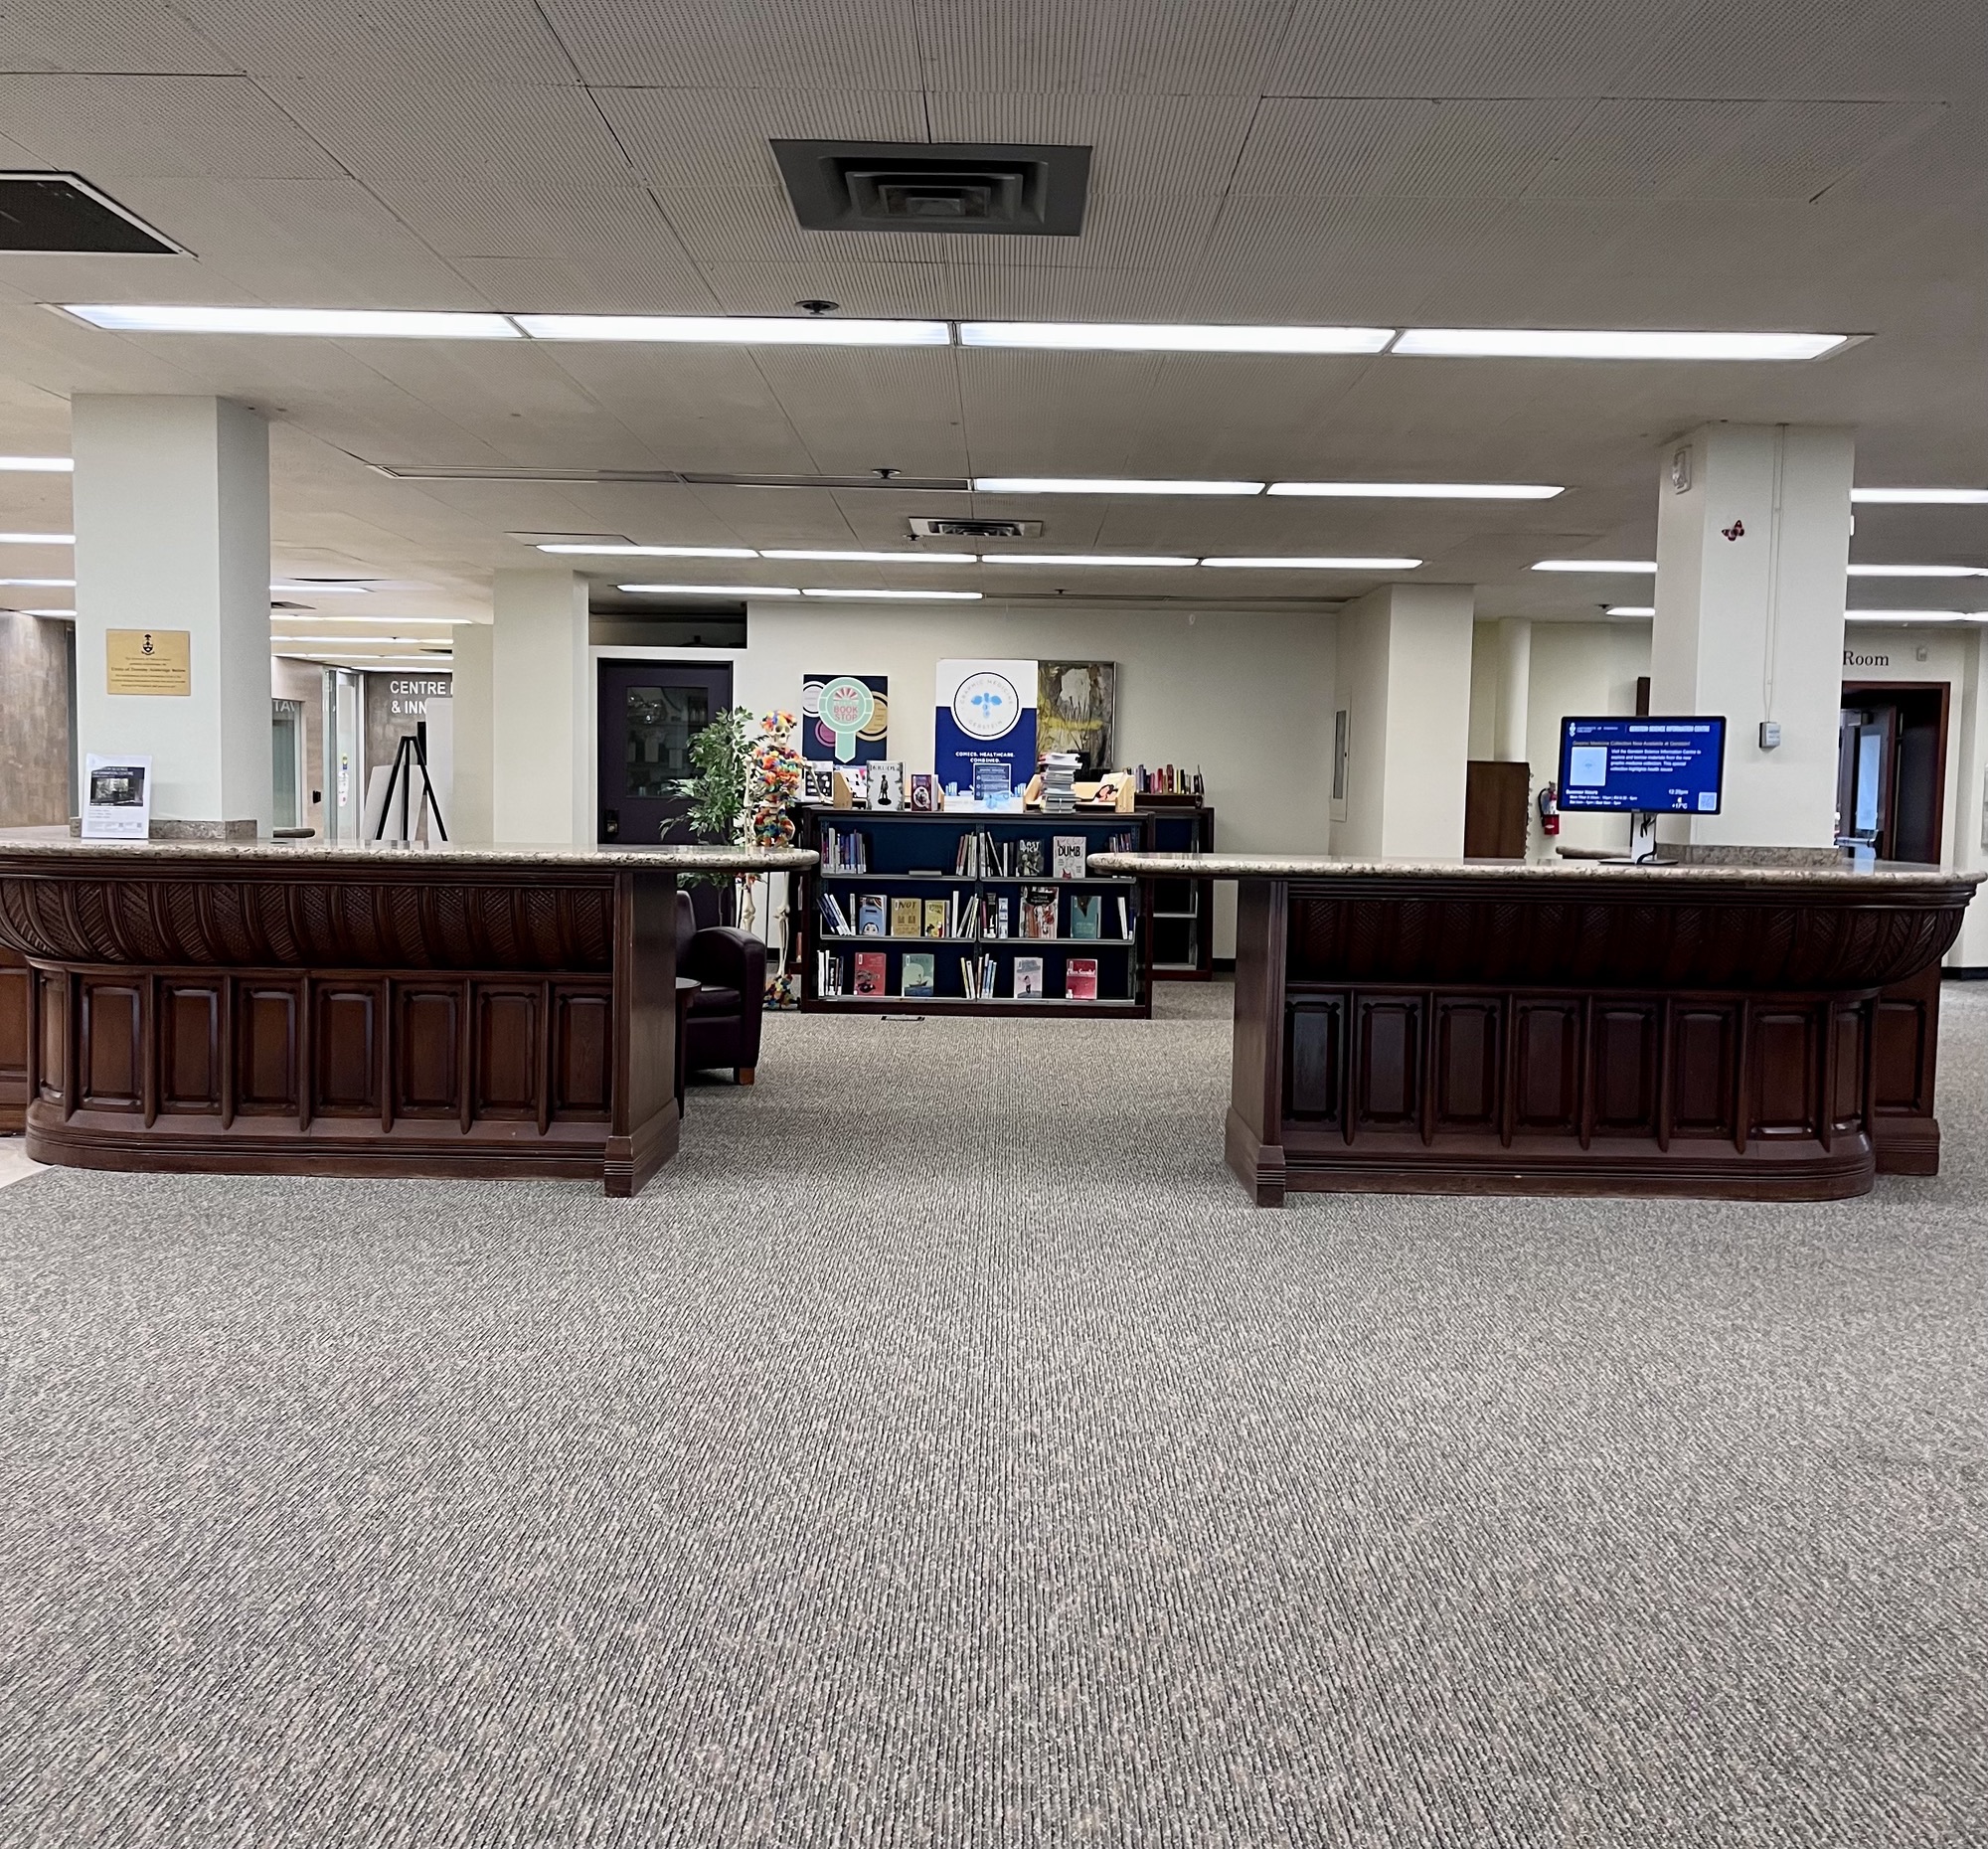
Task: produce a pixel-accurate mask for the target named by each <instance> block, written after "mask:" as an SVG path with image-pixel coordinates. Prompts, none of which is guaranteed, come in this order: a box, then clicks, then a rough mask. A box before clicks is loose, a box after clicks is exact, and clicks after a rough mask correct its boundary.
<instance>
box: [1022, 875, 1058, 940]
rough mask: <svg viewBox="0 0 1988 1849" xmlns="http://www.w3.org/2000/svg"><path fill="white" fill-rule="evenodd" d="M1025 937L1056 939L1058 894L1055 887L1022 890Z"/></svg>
mask: <svg viewBox="0 0 1988 1849" xmlns="http://www.w3.org/2000/svg"><path fill="white" fill-rule="evenodd" d="M1021 934H1022V935H1023V936H1024V937H1054V936H1055V935H1056V934H1057V894H1056V888H1055V887H1053V886H1025V887H1023V888H1022V930H1021Z"/></svg>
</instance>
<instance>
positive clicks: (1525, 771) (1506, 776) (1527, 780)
mask: <svg viewBox="0 0 1988 1849" xmlns="http://www.w3.org/2000/svg"><path fill="white" fill-rule="evenodd" d="M1464 778H1465V781H1464V785H1463V853H1464V857H1465V859H1467V860H1524V859H1525V857H1526V824H1527V822H1528V820H1529V819H1530V816H1531V812H1530V810H1529V809H1528V807H1527V804H1528V803H1529V802H1530V801H1531V799H1532V784H1533V773H1532V766H1531V765H1530V764H1522V763H1504V762H1501V761H1498V760H1496V759H1493V758H1489V757H1473V758H1472V759H1471V760H1470V762H1469V763H1468V764H1467V765H1466V766H1465V768H1464Z"/></svg>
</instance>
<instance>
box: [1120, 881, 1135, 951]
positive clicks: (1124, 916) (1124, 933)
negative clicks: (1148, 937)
mask: <svg viewBox="0 0 1988 1849" xmlns="http://www.w3.org/2000/svg"><path fill="white" fill-rule="evenodd" d="M1118 935H1119V936H1121V937H1123V938H1124V939H1125V941H1126V942H1127V943H1130V942H1131V941H1132V914H1131V912H1130V910H1129V909H1128V908H1127V906H1126V904H1125V895H1124V894H1123V893H1120V894H1119V895H1118Z"/></svg>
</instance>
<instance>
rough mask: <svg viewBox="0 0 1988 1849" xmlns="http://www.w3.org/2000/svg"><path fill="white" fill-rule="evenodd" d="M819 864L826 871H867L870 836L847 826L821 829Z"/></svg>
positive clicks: (868, 867)
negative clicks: (860, 833) (855, 831)
mask: <svg viewBox="0 0 1988 1849" xmlns="http://www.w3.org/2000/svg"><path fill="white" fill-rule="evenodd" d="M821 864H822V870H823V871H824V872H826V873H868V872H869V871H870V837H869V836H868V835H859V834H856V833H854V832H852V831H851V830H849V829H847V828H824V829H823V830H822V831H821Z"/></svg>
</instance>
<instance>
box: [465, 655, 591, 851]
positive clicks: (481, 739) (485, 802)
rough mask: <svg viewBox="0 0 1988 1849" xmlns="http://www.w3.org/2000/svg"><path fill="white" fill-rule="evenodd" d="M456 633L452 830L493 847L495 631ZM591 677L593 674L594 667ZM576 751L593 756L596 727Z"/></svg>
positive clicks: (585, 736)
mask: <svg viewBox="0 0 1988 1849" xmlns="http://www.w3.org/2000/svg"><path fill="white" fill-rule="evenodd" d="M450 633H451V637H452V649H453V654H454V660H453V662H452V663H451V666H450V672H449V684H448V685H449V695H450V700H451V704H452V705H453V707H454V713H453V715H452V717H453V721H454V727H455V737H454V740H453V741H452V749H451V753H450V765H449V772H450V774H449V795H450V807H449V812H448V817H447V819H448V828H449V833H450V834H451V836H453V837H454V838H455V839H456V840H459V841H490V840H494V839H495V833H494V829H493V824H492V818H493V813H494V810H493V805H492V796H491V786H490V785H491V764H490V723H491V678H492V677H491V646H490V645H491V638H492V637H493V635H494V634H495V629H494V627H493V626H492V625H491V624H490V623H486V622H465V623H457V624H456V625H455V628H454V629H453V630H452V631H451V632H450ZM587 671H588V672H589V673H590V672H591V671H592V669H591V664H590V663H589V664H588V670H587ZM572 749H573V750H574V751H575V752H576V753H578V752H580V751H584V752H586V753H588V754H589V755H590V754H591V753H592V751H593V729H592V727H591V726H589V727H587V728H586V729H585V731H584V732H583V733H582V735H581V738H580V741H579V742H577V743H576V744H575V745H574V746H573V748H572ZM589 761H591V759H590V756H589Z"/></svg>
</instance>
